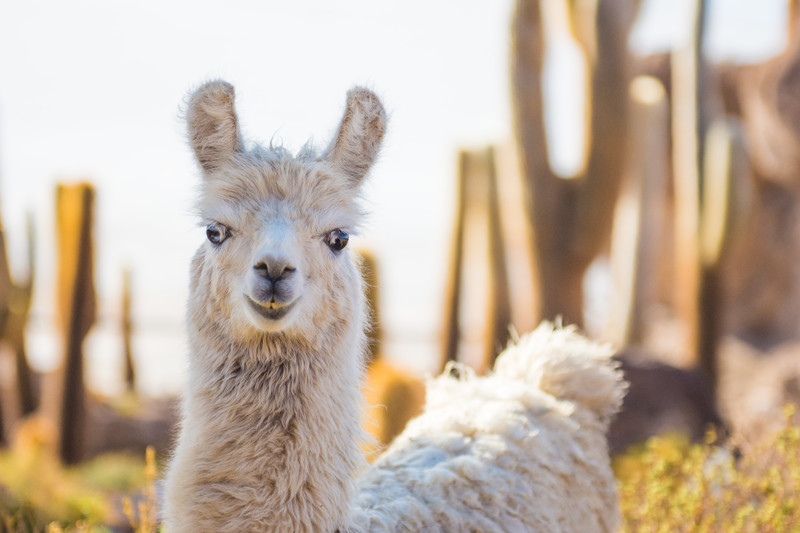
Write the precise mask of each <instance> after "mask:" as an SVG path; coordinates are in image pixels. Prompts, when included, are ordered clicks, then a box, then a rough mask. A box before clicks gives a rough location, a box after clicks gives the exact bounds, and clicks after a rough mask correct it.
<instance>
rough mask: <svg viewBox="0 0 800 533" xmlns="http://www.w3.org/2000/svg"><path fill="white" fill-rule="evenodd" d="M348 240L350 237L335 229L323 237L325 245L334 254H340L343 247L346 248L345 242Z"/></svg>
mask: <svg viewBox="0 0 800 533" xmlns="http://www.w3.org/2000/svg"><path fill="white" fill-rule="evenodd" d="M349 240H350V235H348V234H347V233H345V232H344V231H342V230H340V229H335V230H333V231H331V232H330V233H328V235H326V236H325V243H326V244H327V245H328V246H329V247H330V249H331V250H333V251H334V252H341V251H342V250H344V247H345V246H347V242H348V241H349Z"/></svg>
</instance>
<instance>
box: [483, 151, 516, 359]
mask: <svg viewBox="0 0 800 533" xmlns="http://www.w3.org/2000/svg"><path fill="white" fill-rule="evenodd" d="M486 180H487V186H488V194H487V196H486V202H487V204H488V205H487V210H486V211H487V221H486V222H487V226H488V236H489V280H488V281H489V283H488V286H489V294H488V295H487V304H488V305H487V306H486V327H487V330H486V335H485V343H486V344H485V346H484V359H483V361H484V362H483V365H482V366H483V368H481V369H480V371H482V372H485V371H488V370H491V369H492V368H493V367H494V361H495V359H496V358H497V356H498V354H499V353H500V352H501V351H502V350H503V349H504V348H505V347H506V345H507V344H508V340H509V327H510V326H511V297H510V295H509V288H508V267H507V266H506V246H505V241H504V239H505V232H504V231H503V225H502V221H501V219H500V198H499V193H498V183H497V165H496V161H495V149H494V147H493V146H489V147H488V148H487V149H486Z"/></svg>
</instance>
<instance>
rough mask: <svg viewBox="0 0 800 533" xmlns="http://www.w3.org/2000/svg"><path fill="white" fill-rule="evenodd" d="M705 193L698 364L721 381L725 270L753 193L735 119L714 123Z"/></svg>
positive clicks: (707, 151)
mask: <svg viewBox="0 0 800 533" xmlns="http://www.w3.org/2000/svg"><path fill="white" fill-rule="evenodd" d="M701 193H702V194H701V195H700V197H701V204H700V205H701V210H700V216H699V220H700V228H699V245H700V284H699V294H698V303H699V313H698V324H697V330H698V332H699V335H698V337H697V345H696V353H697V362H698V366H699V367H700V369H701V370H702V371H703V372H704V373H705V375H706V377H707V378H708V379H709V382H710V383H711V384H712V385H716V381H717V353H718V348H719V339H720V338H721V336H722V320H721V319H722V315H723V313H722V309H723V305H724V302H723V295H722V287H721V285H722V284H721V279H720V278H721V272H720V270H721V266H722V261H723V259H724V257H725V254H726V252H727V251H728V249H729V248H730V246H731V243H732V242H733V241H734V240H736V238H737V237H738V236H739V234H740V233H741V231H742V230H743V228H744V221H745V220H747V218H748V216H747V215H748V213H749V212H750V211H751V209H752V199H753V191H752V182H751V180H750V161H749V159H748V157H747V150H746V147H745V142H744V134H743V130H742V126H741V124H740V123H739V122H738V121H737V120H735V119H732V118H728V119H722V118H721V119H717V120H715V121H714V122H713V123H712V124H711V126H710V127H709V128H708V132H707V134H706V140H705V154H704V160H703V182H702V189H701Z"/></svg>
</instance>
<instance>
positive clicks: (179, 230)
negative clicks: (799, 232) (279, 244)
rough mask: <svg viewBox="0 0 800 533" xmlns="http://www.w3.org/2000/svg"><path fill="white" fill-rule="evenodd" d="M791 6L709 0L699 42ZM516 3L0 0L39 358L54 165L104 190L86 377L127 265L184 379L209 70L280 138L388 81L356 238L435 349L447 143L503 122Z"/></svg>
mask: <svg viewBox="0 0 800 533" xmlns="http://www.w3.org/2000/svg"><path fill="white" fill-rule="evenodd" d="M685 4H686V0H682V1H670V0H652V1H651V2H649V5H648V9H646V11H645V17H644V18H645V20H644V23H643V25H642V26H641V27H640V28H639V29H638V30H637V32H636V33H635V34H634V37H633V39H632V43H633V46H634V47H637V48H639V49H657V48H663V47H664V46H667V45H668V43H669V42H670V41H671V40H674V39H678V40H680V37H681V30H680V28H681V25H680V24H679V20H680V19H681V14H682V9H683V8H682V6H684V5H685ZM784 6H785V0H761V1H760V2H748V1H747V0H717V1H716V2H713V3H712V9H711V21H712V25H711V32H710V37H709V49H710V51H711V52H712V53H713V55H714V56H715V57H725V56H735V57H746V58H747V59H751V60H753V59H760V58H763V57H766V56H768V55H769V54H770V53H773V52H774V51H775V50H776V49H778V48H779V47H780V46H781V45H782V39H783V22H782V20H781V17H782V16H783V11H782V10H783V9H785V7H784ZM511 7H512V2H511V0H485V1H483V2H481V1H477V0H459V1H456V0H450V1H443V0H403V1H399V0H398V1H377V0H342V1H337V2H324V1H321V0H317V1H312V0H295V1H292V2H286V1H275V0H268V1H263V0H262V1H229V2H224V3H223V2H201V1H188V0H178V1H163V0H158V1H155V0H136V1H128V0H124V1H99V0H97V1H92V0H72V1H70V2H56V1H42V0H27V1H25V2H12V1H10V0H0V206H1V207H2V218H3V223H4V225H5V227H6V228H7V231H8V239H9V241H10V247H11V254H12V258H11V259H12V262H13V263H14V266H15V267H17V268H19V265H20V261H21V259H22V258H23V257H24V238H23V230H22V228H23V221H24V216H25V211H26V210H32V211H33V212H34V214H35V216H36V223H37V227H38V231H37V239H38V246H37V251H38V255H39V271H38V272H37V277H36V283H37V285H36V288H37V292H36V295H35V302H34V311H33V312H34V316H35V318H36V320H35V321H34V323H33V324H32V333H33V335H32V336H31V350H30V351H31V357H32V359H34V363H35V364H36V365H37V366H39V367H41V368H47V367H49V366H52V364H53V362H54V361H55V355H56V354H57V353H58V346H57V344H56V338H55V337H54V336H53V335H52V333H48V331H49V327H50V323H51V321H52V309H53V293H54V289H53V279H54V266H53V267H52V268H51V265H54V260H55V259H54V249H55V243H54V241H53V231H52V226H53V214H52V213H53V190H54V183H55V182H56V181H58V180H63V181H74V180H79V179H89V180H91V181H92V182H94V183H95V185H96V187H97V191H98V206H97V209H98V211H97V227H96V244H97V252H96V265H97V284H98V288H99V295H100V298H101V301H100V310H101V317H100V322H99V324H98V327H97V328H96V332H95V333H94V334H93V335H94V337H93V338H92V340H91V341H90V343H89V346H88V349H89V351H90V352H91V353H90V357H91V358H93V359H92V360H94V361H100V362H101V363H99V364H98V366H103V367H104V368H106V369H107V371H103V372H105V373H103V372H100V373H99V374H97V375H95V376H94V377H93V378H92V379H93V380H94V382H95V384H97V383H100V382H104V380H108V379H111V380H112V381H114V380H118V378H117V377H115V376H116V375H117V374H115V372H116V368H115V366H114V365H116V364H117V362H110V360H113V361H117V358H118V352H119V350H121V348H120V347H119V343H118V341H117V340H116V338H115V337H114V328H115V327H116V326H115V323H114V319H115V316H116V309H117V306H118V301H119V294H118V292H119V286H120V280H121V271H122V268H123V267H124V266H125V265H128V266H130V267H131V269H132V270H133V275H134V283H135V286H134V289H135V293H134V297H135V299H136V300H135V309H134V311H135V313H136V319H137V323H138V324H139V326H140V327H141V331H145V330H147V331H149V332H150V334H149V335H150V336H149V337H148V338H140V339H138V340H137V345H136V349H137V354H138V356H139V357H140V358H141V361H142V365H143V366H144V367H145V369H144V373H145V374H148V375H150V376H151V377H150V380H149V382H148V384H146V385H145V387H144V388H145V390H146V391H148V392H153V393H158V392H162V391H174V390H175V389H177V388H178V387H179V383H180V381H181V379H180V372H181V369H182V368H183V365H184V364H185V357H186V353H185V349H184V346H183V329H182V316H183V306H184V303H183V302H184V300H185V296H186V284H187V278H188V274H187V273H188V262H189V258H190V257H191V255H192V253H193V251H194V249H195V248H196V246H197V245H199V243H200V242H201V240H202V238H203V231H202V229H201V228H198V227H196V221H195V220H194V218H193V216H192V214H191V212H190V206H191V204H192V195H193V187H194V186H195V184H196V181H197V179H198V174H197V171H196V170H195V167H194V162H193V160H192V156H191V153H190V151H189V149H188V148H187V146H186V143H185V139H184V128H183V123H182V122H181V119H180V116H179V115H180V113H179V109H180V106H181V104H182V101H183V99H184V97H185V95H186V93H187V92H188V91H189V90H190V89H191V88H192V87H195V86H197V85H198V84H199V83H201V82H203V81H205V80H208V79H211V78H216V77H221V78H224V79H226V80H228V81H230V82H232V83H233V84H234V85H235V86H236V89H237V107H238V111H239V115H240V118H241V122H242V128H243V131H244V134H245V136H246V137H248V138H251V139H254V140H259V141H269V140H270V139H272V138H273V137H275V138H276V139H280V140H282V141H283V142H284V144H285V145H286V146H287V147H289V148H291V149H296V148H299V147H300V146H301V145H302V144H303V143H305V142H306V140H307V139H308V138H309V137H313V138H314V139H316V140H317V142H318V143H319V144H324V143H326V142H327V141H328V139H329V136H330V135H331V134H332V132H333V129H334V127H335V126H336V123H337V120H338V119H339V116H340V113H341V111H342V105H343V102H344V94H345V92H346V91H347V89H348V88H349V87H351V86H352V85H355V84H361V85H367V86H368V87H371V88H372V89H373V90H375V91H376V92H377V93H378V94H379V95H380V96H381V97H382V99H383V100H384V103H385V104H386V106H387V108H388V110H389V112H390V115H391V118H390V127H389V133H388V136H387V139H386V147H385V149H384V151H383V153H382V156H381V158H380V161H379V163H378V165H377V166H376V167H375V168H374V170H373V173H372V181H371V183H370V185H369V189H368V194H367V198H368V207H369V208H370V210H371V211H372V212H373V215H372V216H371V217H370V220H369V221H368V224H367V226H366V228H367V229H366V231H365V232H364V235H362V236H361V237H360V238H358V239H357V241H358V240H360V242H361V243H368V244H370V245H371V246H373V247H374V248H375V249H376V250H377V252H378V254H379V259H380V260H381V267H382V270H381V274H382V280H383V285H382V289H383V291H384V294H383V303H384V307H385V309H384V316H385V317H386V319H387V326H388V328H389V334H390V340H391V339H392V337H394V338H395V339H397V338H400V337H402V336H409V338H412V339H414V340H415V343H412V344H410V345H406V346H410V347H409V348H408V349H414V350H418V349H419V350H422V351H423V352H424V353H426V354H427V353H436V347H435V345H434V344H433V343H435V341H436V339H437V337H436V335H438V328H439V326H440V318H439V315H440V310H441V308H442V305H441V298H442V295H443V282H444V270H445V267H444V264H445V259H446V257H447V250H448V242H447V239H448V236H449V234H450V224H451V218H452V192H453V190H454V187H455V185H454V169H455V164H454V163H455V154H456V151H457V149H458V148H460V147H463V146H468V147H480V146H483V145H486V144H489V143H503V142H506V141H507V140H508V139H509V138H510V136H511V130H510V104H509V87H508V39H509V35H508V28H509V23H510V20H509V17H510V13H511ZM570 57H571V56H570V55H569V53H568V51H567V52H566V53H563V52H562V53H561V54H560V55H557V56H555V59H554V63H557V65H556V66H555V67H554V70H553V74H552V75H553V76H554V77H555V78H557V79H559V80H567V81H566V82H565V83H567V84H568V85H570V82H569V80H573V79H574V77H575V75H576V74H575V73H576V72H578V71H579V70H580V69H579V64H577V63H575V61H574V59H575V58H574V57H573V58H572V59H573V61H572V62H571V61H570ZM558 67H560V69H559V68H558ZM574 85H575V84H574V83H571V86H574ZM565 94H566V95H567V96H566V97H564V98H562V100H563V101H562V102H555V103H554V104H553V105H557V106H558V111H557V113H559V116H561V117H562V118H563V120H562V121H561V122H562V126H563V127H562V128H561V130H560V131H559V132H557V134H558V135H560V136H561V137H562V138H566V139H575V138H576V136H577V135H578V134H577V133H576V132H575V128H574V126H575V125H576V124H577V123H578V122H579V120H580V113H579V107H577V106H576V105H575V103H574V102H571V101H570V98H575V99H577V98H578V93H577V92H576V93H575V96H570V94H571V92H570V91H567V92H565ZM570 125H572V126H570ZM561 146H563V147H565V148H563V149H562V150H561V152H560V156H559V157H560V159H559V161H560V163H559V164H561V165H563V168H565V169H569V168H570V154H571V153H573V152H576V151H575V149H574V142H572V144H570V143H569V142H565V143H562V145H561ZM573 159H574V158H573ZM417 341H420V342H417ZM423 344H424V345H425V346H422V345H423ZM398 346H399V345H398ZM398 350H400V351H402V350H401V349H400V348H398ZM402 357H405V355H404V354H403V355H402ZM90 366H91V365H90ZM417 366H419V365H417ZM423 366H424V365H423ZM148 369H149V370H148ZM93 372H94V370H93ZM109 376H111V378H109ZM100 387H101V388H102V387H103V385H100Z"/></svg>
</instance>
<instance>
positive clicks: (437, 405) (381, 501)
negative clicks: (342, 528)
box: [352, 323, 625, 532]
mask: <svg viewBox="0 0 800 533" xmlns="http://www.w3.org/2000/svg"><path fill="white" fill-rule="evenodd" d="M612 353H613V352H612V350H610V349H609V348H608V347H607V346H603V345H599V344H596V343H592V342H590V341H588V340H587V339H585V338H584V337H582V336H580V335H578V334H577V333H576V332H575V330H574V329H573V328H566V329H560V328H554V327H553V325H552V324H550V323H543V324H541V325H540V326H539V327H538V328H537V329H536V330H535V331H533V332H532V333H530V334H528V335H525V336H524V337H522V338H521V339H520V340H519V342H518V343H517V344H516V345H514V346H510V347H509V348H508V349H507V350H505V351H504V352H503V353H502V354H501V355H500V357H499V358H498V361H497V363H496V365H495V372H494V373H493V374H491V375H489V376H486V377H476V376H475V375H474V373H473V372H472V371H470V370H469V369H468V368H465V367H462V366H459V365H453V366H452V367H451V368H450V369H448V371H446V372H445V373H444V374H443V375H442V376H440V377H438V378H436V379H433V380H431V381H430V383H429V384H428V388H427V401H426V405H425V410H424V412H423V414H422V415H420V416H419V417H418V418H416V419H414V420H412V421H411V422H409V424H408V426H407V427H406V429H405V431H404V432H403V433H402V434H401V435H400V436H399V437H398V438H397V439H396V440H395V441H394V443H393V444H392V445H391V446H390V447H389V448H388V449H387V450H386V452H385V453H384V454H383V456H382V457H381V458H379V459H378V460H377V461H376V463H375V464H374V465H373V466H372V467H371V468H370V469H369V470H368V471H367V472H365V473H364V474H363V475H362V477H361V479H360V493H359V495H358V497H357V498H356V500H355V502H354V506H353V507H354V508H353V515H352V523H353V526H352V529H353V531H409V532H410V531H483V532H490V531H497V532H504V531H505V532H510V531H547V532H559V531H561V532H592V531H603V532H610V531H615V530H616V527H617V500H616V492H615V482H614V477H613V474H612V472H611V469H610V467H609V459H608V452H607V445H606V438H605V432H606V430H607V427H608V422H609V419H610V417H611V416H612V415H613V414H614V413H616V411H617V410H618V409H619V407H620V405H621V402H622V398H623V396H624V392H625V385H624V382H623V380H622V378H621V374H620V372H619V371H618V370H617V369H616V365H615V364H614V363H613V362H612V361H611V360H610V359H609V358H610V356H611V355H612ZM454 374H455V375H456V377H452V376H453V375H454Z"/></svg>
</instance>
